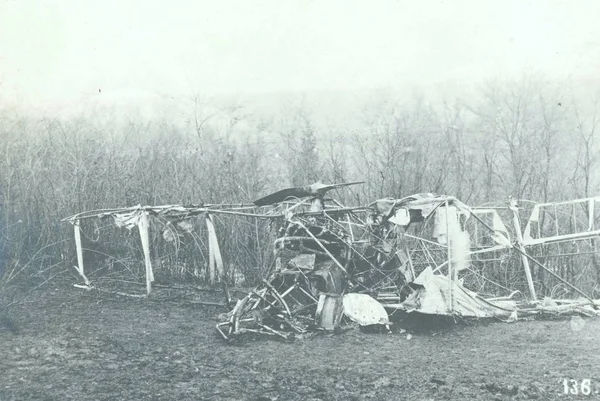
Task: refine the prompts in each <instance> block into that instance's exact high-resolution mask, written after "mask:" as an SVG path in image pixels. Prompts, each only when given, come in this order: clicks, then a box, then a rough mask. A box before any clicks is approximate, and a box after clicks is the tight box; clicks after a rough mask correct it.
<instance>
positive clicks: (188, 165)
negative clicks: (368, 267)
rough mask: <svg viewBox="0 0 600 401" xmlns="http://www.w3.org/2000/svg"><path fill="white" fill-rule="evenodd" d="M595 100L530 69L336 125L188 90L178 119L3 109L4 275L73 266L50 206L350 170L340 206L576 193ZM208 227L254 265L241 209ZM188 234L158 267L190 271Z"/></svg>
mask: <svg viewBox="0 0 600 401" xmlns="http://www.w3.org/2000/svg"><path fill="white" fill-rule="evenodd" d="M384 100H385V99H384ZM599 100H600V98H598V97H594V96H590V97H581V96H576V95H574V93H573V91H572V90H571V89H570V88H569V87H567V88H564V87H560V85H557V84H555V83H548V82H545V81H543V80H533V79H523V80H519V81H512V82H500V83H491V84H488V85H485V86H484V87H483V88H482V89H481V91H480V93H479V95H478V97H477V98H475V99H472V100H470V101H468V102H467V101H461V100H456V101H453V102H451V103H445V104H444V105H443V106H442V107H434V106H431V105H430V104H429V103H428V102H427V101H426V100H425V99H422V98H416V99H414V100H413V101H411V102H394V101H390V100H389V99H388V100H385V101H382V102H381V103H377V104H371V105H366V106H365V109H364V113H362V115H360V116H354V117H355V120H356V121H358V123H357V124H356V125H355V126H354V127H353V128H352V129H350V130H344V131H343V132H342V131H341V130H339V129H337V128H336V127H333V128H328V129H323V128H322V127H321V126H320V125H319V124H317V123H316V122H315V121H313V119H312V116H311V113H310V110H307V109H303V108H296V109H294V110H291V111H288V112H286V113H284V114H282V115H281V116H279V117H278V118H275V119H270V120H265V119H258V118H255V116H249V115H246V114H245V112H244V109H243V108H241V107H232V108H229V109H226V110H220V111H214V109H211V108H210V105H207V104H203V103H202V102H201V100H200V99H199V98H198V97H196V98H194V99H193V101H194V108H193V111H191V112H190V113H191V114H190V116H189V119H188V120H189V125H188V126H187V127H182V126H181V125H176V124H173V123H172V122H169V121H168V120H167V119H160V120H147V121H144V120H142V119H132V120H131V121H128V122H127V123H124V124H116V123H114V122H112V121H110V119H108V120H107V119H104V120H103V121H101V120H96V119H94V118H89V117H81V118H73V119H69V120H55V119H43V120H35V119H33V118H30V117H24V116H19V115H14V114H12V113H10V112H9V111H5V112H4V113H3V114H2V115H1V116H0V137H1V138H2V141H0V187H1V195H0V196H1V202H2V209H1V213H2V219H1V226H0V230H1V232H2V238H3V241H2V247H3V251H2V252H3V255H4V266H5V268H4V271H5V279H4V280H7V277H8V278H9V279H12V278H13V277H16V276H15V274H16V273H18V272H26V273H27V274H23V273H20V274H21V275H22V276H23V277H28V279H29V280H30V281H31V285H40V284H41V283H44V282H46V281H47V280H49V279H52V278H53V277H54V275H56V274H61V272H62V273H67V274H71V273H73V274H75V273H74V271H72V268H71V267H72V265H73V264H74V258H75V255H74V251H73V244H72V230H71V228H70V226H69V225H68V224H65V223H61V219H62V218H64V217H66V216H68V215H71V214H74V213H77V212H80V211H84V210H91V209H101V208H110V207H119V206H134V205H136V204H138V203H140V204H199V203H237V202H248V201H252V200H254V199H256V198H258V197H260V196H262V195H264V194H265V193H268V192H269V191H273V190H277V189H281V188H282V187H287V186H290V185H293V186H296V185H305V184H310V183H313V182H315V181H317V180H322V181H324V182H343V181H357V180H361V181H365V184H364V185H362V186H359V187H352V188H351V189H348V190H345V192H340V193H338V194H337V196H339V197H340V198H342V199H341V200H342V201H344V202H346V203H350V204H366V203H368V202H370V201H372V200H374V199H377V198H380V197H387V196H390V197H402V196H406V195H409V194H412V193H419V192H435V193H447V194H452V195H456V196H457V197H458V198H460V199H462V200H463V201H465V202H466V203H469V204H472V205H480V204H484V203H490V202H491V203H502V202H504V201H505V200H506V199H507V197H508V196H512V197H514V198H516V199H525V200H532V201H551V200H562V199H569V198H575V197H585V196H591V195H594V194H596V193H597V192H598V180H599V178H600V177H599V174H598V173H597V172H596V171H597V165H598V162H599V159H598V155H599V153H598V146H599V139H598V132H597V128H598V124H599V122H600V115H599V111H600V103H598V101H599ZM217 121H218V123H217ZM219 227H220V228H221V230H220V232H221V238H220V241H221V242H222V248H223V253H224V257H225V259H226V262H227V263H229V264H230V265H231V266H235V269H237V270H239V271H241V272H242V273H243V274H244V275H246V276H247V277H250V276H253V275H252V274H251V272H255V274H254V276H253V277H257V276H258V275H259V272H260V271H261V270H260V269H262V268H263V266H261V265H263V264H265V263H266V261H267V259H268V252H270V248H269V247H270V244H269V242H268V241H269V240H270V237H269V235H268V231H269V227H268V226H267V225H265V224H262V223H258V222H253V221H246V220H243V221H224V220H223V221H220V222H219V223H218V227H217V228H218V229H219ZM84 229H85V230H87V231H86V235H87V237H88V241H91V242H94V241H96V242H94V244H95V245H94V246H95V247H96V248H95V249H96V250H97V252H96V254H98V255H105V257H106V255H115V254H121V255H122V256H123V253H125V254H126V253H128V252H129V253H132V254H134V253H135V252H137V250H135V246H133V245H132V246H131V247H128V246H126V244H127V243H128V242H127V241H123V240H122V238H121V239H119V235H126V234H118V233H117V232H116V231H114V232H112V231H104V232H102V230H104V228H103V227H102V226H94V225H90V226H88V227H84ZM106 230H108V229H106ZM101 234H102V235H105V237H103V238H106V240H105V241H103V242H102V245H100V242H99V241H97V238H98V237H100V235H101ZM106 236H107V237H106ZM199 237H201V236H199ZM131 241H133V240H131ZM131 241H130V242H131ZM194 241H195V240H194ZM194 241H193V240H192V239H189V242H190V243H193V242H194ZM197 245H198V247H197V248H198V252H199V253H198V254H194V253H192V254H190V255H188V258H189V264H185V263H184V264H180V265H179V266H178V267H177V268H176V267H173V266H170V267H169V266H165V272H167V273H170V274H169V276H174V277H176V278H184V277H185V276H186V275H187V274H192V275H194V274H195V276H196V277H198V279H202V274H198V272H199V271H201V270H202V268H203V264H204V263H205V258H204V256H203V254H202V244H197ZM90 246H92V245H90ZM161 246H166V245H161ZM160 251H164V252H170V251H169V250H168V249H167V248H164V249H163V248H158V250H157V251H156V252H157V254H156V255H157V257H158V255H159V252H160ZM87 257H89V258H93V255H92V254H91V253H90V254H88V255H87ZM123 257H124V256H123ZM169 269H170V270H169ZM194 272H195V273H194ZM159 274H160V273H159ZM15 280H16V279H15Z"/></svg>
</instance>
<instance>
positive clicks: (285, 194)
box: [254, 188, 313, 206]
mask: <svg viewBox="0 0 600 401" xmlns="http://www.w3.org/2000/svg"><path fill="white" fill-rule="evenodd" d="M311 195H313V194H312V193H310V192H309V191H307V189H306V188H286V189H282V190H280V191H277V192H273V193H272V194H269V195H267V196H264V197H262V198H260V199H258V200H255V201H254V204H255V205H256V206H266V205H272V204H274V203H279V202H283V201H284V200H286V199H288V198H304V197H305V196H311Z"/></svg>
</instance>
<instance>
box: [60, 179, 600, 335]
mask: <svg viewBox="0 0 600 401" xmlns="http://www.w3.org/2000/svg"><path fill="white" fill-rule="evenodd" d="M357 184H360V183H356V182H353V183H344V184H333V185H324V184H321V183H317V184H313V185H311V186H308V187H304V188H290V189H285V190H281V191H278V192H276V193H273V194H271V195H268V196H266V197H264V198H261V199H259V200H257V201H255V202H254V203H253V204H251V205H243V204H241V205H229V206H227V207H226V206H224V205H201V206H185V207H184V206H178V205H168V206H144V207H142V206H137V207H133V208H123V209H110V210H99V211H91V212H85V213H80V214H77V215H74V216H71V217H69V218H66V219H64V221H68V222H70V223H71V224H73V227H74V233H75V243H76V250H77V266H76V267H75V268H76V269H77V271H78V273H79V275H80V276H81V278H83V280H84V283H85V285H79V284H75V286H77V287H80V288H86V289H91V288H94V286H93V285H92V284H91V282H90V280H88V278H87V277H86V275H85V273H84V257H83V255H84V254H83V250H84V248H83V246H82V239H81V231H82V230H81V228H80V225H81V222H82V221H83V220H87V219H92V218H112V219H113V220H114V223H115V224H116V226H117V227H125V228H128V229H130V230H131V229H132V228H135V227H137V228H138V230H139V235H140V243H141V247H142V250H143V255H144V262H145V263H144V264H145V278H146V292H147V294H146V296H147V295H150V292H151V290H152V288H153V282H154V273H153V261H152V258H151V252H150V247H151V241H150V237H149V227H150V221H151V220H156V221H157V222H159V223H160V224H162V227H163V228H164V230H163V232H162V237H163V238H164V239H165V240H169V238H171V239H172V236H173V233H172V232H173V231H176V230H177V229H178V230H184V231H187V232H191V230H192V229H193V226H192V224H191V222H192V221H193V219H194V218H198V217H200V218H204V219H205V222H206V232H207V235H208V245H207V247H208V251H209V257H208V260H207V262H208V263H207V266H206V269H207V271H208V272H209V278H210V281H211V282H212V283H213V284H214V283H215V282H217V281H225V280H224V277H225V274H226V272H225V270H226V269H225V268H224V263H223V258H222V256H221V251H220V248H219V241H218V238H217V235H216V229H215V223H214V219H215V216H218V217H223V216H226V217H233V218H236V217H244V218H253V219H254V218H255V219H267V220H269V221H270V222H274V223H275V224H273V225H272V226H275V234H276V239H275V241H274V255H273V257H272V259H271V260H272V263H270V266H269V267H268V270H267V272H266V274H264V275H263V276H264V277H263V279H262V282H261V284H259V285H258V286H257V287H255V288H253V289H252V290H250V291H249V292H247V295H246V296H245V297H243V298H241V299H238V300H236V301H232V300H231V297H230V296H229V291H227V290H226V291H225V293H226V295H227V298H228V299H227V305H229V307H230V308H231V310H230V311H229V312H228V313H223V314H221V315H220V316H219V318H218V320H219V322H218V324H217V325H216V329H217V331H218V333H219V334H220V335H221V336H222V337H223V338H224V339H231V338H233V337H236V336H239V335H240V334H243V333H260V334H264V335H269V336H275V337H280V338H283V339H292V338H294V337H295V336H302V335H303V334H305V333H308V332H311V331H315V330H326V331H327V330H337V329H339V328H340V326H341V325H342V324H343V323H344V322H348V320H349V321H353V322H356V323H358V324H359V325H361V326H371V325H381V326H382V327H388V329H389V325H390V324H392V322H391V320H393V319H391V317H393V316H394V315H395V314H403V315H406V316H407V315H408V314H412V313H419V314H427V315H441V316H453V317H455V318H457V317H463V318H498V319H501V320H503V321H506V322H511V321H516V320H518V319H521V318H529V317H532V316H536V315H546V314H549V315H556V314H558V315H562V314H578V315H585V316H597V315H600V300H598V299H595V298H594V297H595V296H597V295H598V294H600V292H599V291H598V290H599V289H600V287H598V286H597V285H596V284H595V283H597V282H598V281H599V280H594V279H592V277H595V278H599V277H600V262H599V261H598V259H597V258H598V256H600V254H598V252H599V250H598V249H597V248H596V246H597V245H596V239H597V238H598V237H599V236H600V212H599V210H600V208H599V207H598V206H599V204H600V197H594V198H585V199H577V200H572V201H566V202H558V203H543V204H534V205H533V207H530V208H529V209H530V210H531V213H530V217H529V219H528V220H527V222H526V225H525V228H524V230H523V231H522V228H521V222H520V214H521V213H520V211H521V212H522V211H523V210H521V209H520V208H519V206H518V204H517V202H516V201H514V200H509V202H508V203H507V204H506V205H503V206H500V207H469V206H467V205H465V204H464V203H462V202H461V201H460V200H458V199H456V198H455V197H452V196H443V195H434V194H430V193H427V194H415V195H412V196H408V197H405V198H402V199H391V198H386V199H379V200H376V201H374V202H372V203H371V204H369V205H367V206H360V207H346V206H344V205H342V204H340V203H339V202H338V201H336V200H335V199H333V198H331V197H328V193H329V192H330V191H332V190H334V189H337V188H341V187H347V186H351V185H357ZM160 224H158V223H157V224H156V226H159V225H160ZM486 255H487V256H486ZM584 257H587V259H585V262H583V261H582V259H581V258H584ZM509 261H512V263H513V264H517V265H520V266H518V270H517V269H512V271H513V275H514V271H515V270H516V271H518V272H519V274H517V275H514V278H513V279H512V286H509V285H507V282H508V281H507V280H508V279H506V280H504V281H503V284H500V283H499V282H498V281H501V280H499V279H498V277H499V275H500V276H501V275H502V272H500V273H499V272H498V266H503V264H504V266H505V267H506V264H507V263H509ZM552 261H554V262H552ZM551 262H552V263H551ZM577 264H580V265H581V266H579V269H578V273H574V270H573V269H574V268H573V265H577ZM583 265H585V266H583ZM532 271H535V272H536V275H535V277H536V278H537V277H546V278H548V280H547V281H548V282H550V283H552V285H553V287H552V288H540V283H539V280H538V279H535V278H534V275H533V274H532ZM504 274H505V275H506V274H507V273H506V271H505V273H504ZM505 278H506V277H505ZM593 281H595V282H593ZM576 284H580V285H579V286H577V285H576ZM226 288H227V286H225V289H226ZM584 289H585V291H584ZM540 290H543V292H544V294H547V296H545V297H543V299H541V300H540V299H538V292H539V291H540ZM140 296H142V295H140Z"/></svg>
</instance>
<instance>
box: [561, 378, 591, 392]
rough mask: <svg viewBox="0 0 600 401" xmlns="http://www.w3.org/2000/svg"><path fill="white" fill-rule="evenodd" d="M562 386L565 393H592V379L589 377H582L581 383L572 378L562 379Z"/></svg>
mask: <svg viewBox="0 0 600 401" xmlns="http://www.w3.org/2000/svg"><path fill="white" fill-rule="evenodd" d="M563 386H564V392H565V394H574V395H577V394H583V395H590V394H592V381H591V380H590V379H583V380H582V381H581V383H579V381H578V380H574V379H563Z"/></svg>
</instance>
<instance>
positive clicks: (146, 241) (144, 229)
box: [138, 211, 154, 295]
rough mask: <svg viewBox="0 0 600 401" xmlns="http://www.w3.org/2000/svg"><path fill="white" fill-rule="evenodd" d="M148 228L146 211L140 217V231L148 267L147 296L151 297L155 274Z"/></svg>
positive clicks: (145, 261)
mask: <svg viewBox="0 0 600 401" xmlns="http://www.w3.org/2000/svg"><path fill="white" fill-rule="evenodd" d="M148 226H149V222H148V213H147V212H145V211H144V212H142V214H141V216H140V221H139V223H138V230H139V231H140V238H141V241H142V248H143V250H144V263H145V265H146V295H150V292H152V283H153V282H154V273H153V272H152V262H151V260H150V238H149V235H148V229H149V227H148Z"/></svg>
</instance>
